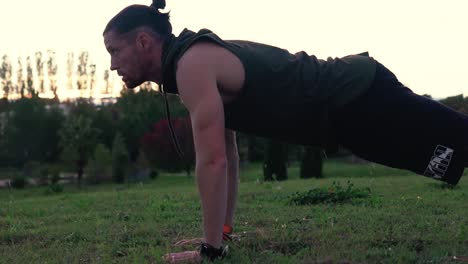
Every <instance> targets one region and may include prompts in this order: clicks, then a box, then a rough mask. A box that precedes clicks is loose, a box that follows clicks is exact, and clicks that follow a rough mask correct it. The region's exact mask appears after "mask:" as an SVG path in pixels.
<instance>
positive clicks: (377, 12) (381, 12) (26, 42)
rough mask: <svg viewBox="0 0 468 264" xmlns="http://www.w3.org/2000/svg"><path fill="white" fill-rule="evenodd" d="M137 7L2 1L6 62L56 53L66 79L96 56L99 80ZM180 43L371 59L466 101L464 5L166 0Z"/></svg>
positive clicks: (420, 86) (64, 0)
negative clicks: (221, 42)
mask: <svg viewBox="0 0 468 264" xmlns="http://www.w3.org/2000/svg"><path fill="white" fill-rule="evenodd" d="M150 2H151V0H149V1H136V0H134V1H130V0H80V1H70V0H40V1H36V0H34V1H33V0H23V1H12V0H0V11H1V15H0V36H1V37H0V56H2V55H3V54H8V55H9V56H10V57H11V58H12V61H13V62H14V64H13V66H14V67H16V57H17V56H22V57H23V58H24V57H26V56H27V55H33V54H34V52H35V51H43V52H45V51H46V50H47V49H52V50H55V51H56V52H57V56H58V60H59V73H58V74H59V75H64V74H65V69H66V66H65V65H64V64H65V61H66V54H67V52H68V51H74V52H79V51H80V50H87V51H89V52H90V57H91V60H92V61H93V62H94V63H96V64H97V73H98V78H100V79H102V72H103V70H104V69H105V68H108V67H109V55H108V54H107V52H106V50H105V48H104V45H103V41H102V30H103V29H104V27H105V25H106V24H107V22H108V21H109V19H111V18H112V17H113V16H114V15H115V14H116V13H117V12H119V11H120V10H121V9H122V8H124V7H126V6H128V5H130V4H145V5H148V4H150ZM166 2H167V8H166V9H168V10H171V15H172V18H171V21H172V24H173V29H174V33H175V34H176V35H177V34H178V33H179V32H180V31H181V30H182V29H183V28H185V27H187V28H189V29H191V30H194V31H196V30H198V29H200V28H208V29H211V30H212V31H214V32H215V33H216V34H218V35H219V36H220V37H221V38H224V39H245V40H252V41H256V42H263V43H267V44H270V45H275V46H279V47H281V48H286V49H288V50H289V51H290V52H293V53H295V52H297V51H301V50H305V51H307V52H308V53H309V54H313V55H316V56H317V57H318V58H321V59H326V58H327V57H329V56H331V57H340V56H345V55H348V54H355V53H360V52H363V51H369V52H370V55H371V56H373V57H374V58H376V59H377V60H378V61H380V62H381V63H383V64H384V65H386V66H387V67H388V68H389V69H390V70H392V71H393V72H394V73H395V74H396V75H397V76H398V78H399V79H400V81H401V82H403V83H404V84H406V85H407V86H409V87H410V88H411V89H412V90H413V91H414V92H416V93H419V94H424V93H426V94H431V95H432V96H434V97H436V98H442V97H447V96H452V95H457V94H461V93H464V94H465V96H468V66H467V64H468V27H467V26H468V15H467V14H468V1H466V0H437V1H436V0H392V1H388V0H387V1H380V0H354V1H349V0H326V1H325V0H320V1H318V0H287V1H285V0H281V1H279V0H235V1H232V0H231V1H227V0H196V1H189V0H166Z"/></svg>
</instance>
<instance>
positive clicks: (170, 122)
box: [160, 84, 184, 160]
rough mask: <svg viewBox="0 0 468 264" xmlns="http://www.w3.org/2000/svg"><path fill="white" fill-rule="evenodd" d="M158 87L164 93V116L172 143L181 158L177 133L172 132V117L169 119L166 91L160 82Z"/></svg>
mask: <svg viewBox="0 0 468 264" xmlns="http://www.w3.org/2000/svg"><path fill="white" fill-rule="evenodd" d="M160 87H161V90H162V91H163V94H164V102H165V104H166V117H167V121H168V122H169V130H170V131H171V138H172V144H173V145H174V147H175V149H176V152H177V155H179V158H180V159H181V160H183V159H184V152H182V149H181V148H180V144H179V140H178V139H177V135H176V134H175V132H174V126H173V125H172V119H171V112H170V111H169V102H168V100H167V93H166V90H164V86H163V85H162V84H161V86H160Z"/></svg>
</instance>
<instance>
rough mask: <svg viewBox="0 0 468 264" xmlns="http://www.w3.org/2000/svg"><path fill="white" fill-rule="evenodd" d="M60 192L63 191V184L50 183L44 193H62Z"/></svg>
mask: <svg viewBox="0 0 468 264" xmlns="http://www.w3.org/2000/svg"><path fill="white" fill-rule="evenodd" d="M62 192H63V185H61V184H51V185H49V187H48V188H47V189H46V194H56V193H62Z"/></svg>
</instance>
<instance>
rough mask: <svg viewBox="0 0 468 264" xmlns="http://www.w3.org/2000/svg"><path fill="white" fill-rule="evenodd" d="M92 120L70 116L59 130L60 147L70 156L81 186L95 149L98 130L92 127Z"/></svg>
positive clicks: (81, 116)
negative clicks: (85, 169)
mask: <svg viewBox="0 0 468 264" xmlns="http://www.w3.org/2000/svg"><path fill="white" fill-rule="evenodd" d="M91 124H92V120H91V119H90V118H87V117H84V116H83V115H70V116H69V118H68V119H67V120H66V121H65V123H64V125H63V126H62V128H61V129H60V132H59V135H60V146H62V149H64V150H65V151H66V153H69V155H71V156H72V157H71V159H72V160H73V161H74V163H75V165H76V168H77V173H78V184H79V185H81V180H82V178H83V173H84V168H85V166H86V164H87V162H88V160H89V158H90V155H91V153H92V152H93V150H94V149H95V146H96V141H97V137H98V134H99V130H98V129H96V128H94V127H92V125H91Z"/></svg>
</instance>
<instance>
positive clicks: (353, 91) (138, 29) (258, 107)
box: [104, 0, 468, 258]
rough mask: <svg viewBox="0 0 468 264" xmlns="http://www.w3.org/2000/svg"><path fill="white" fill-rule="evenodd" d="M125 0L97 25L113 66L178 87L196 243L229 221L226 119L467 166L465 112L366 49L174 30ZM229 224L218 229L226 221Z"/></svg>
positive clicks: (231, 167) (309, 140)
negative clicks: (196, 204) (409, 83)
mask: <svg viewBox="0 0 468 264" xmlns="http://www.w3.org/2000/svg"><path fill="white" fill-rule="evenodd" d="M164 7H165V1H158V0H155V1H154V2H153V4H152V5H151V6H149V7H148V6H143V5H132V6H129V7H127V8H125V9H124V10H122V11H121V12H119V13H118V14H117V15H116V16H115V17H114V18H112V20H111V21H110V22H109V23H108V25H107V27H106V28H105V30H104V42H105V45H106V48H107V50H108V51H109V53H110V55H111V70H115V71H117V72H118V74H119V75H120V76H122V80H123V81H124V82H125V84H126V86H127V87H128V88H130V89H132V88H134V87H137V86H138V85H140V84H142V83H143V82H145V81H153V82H156V83H158V84H159V85H160V86H161V88H162V90H163V91H164V92H168V93H175V94H178V95H179V96H180V98H181V100H182V101H183V103H184V104H185V106H186V107H187V109H188V110H189V112H190V117H191V121H192V127H193V136H194V143H195V150H196V176H197V183H198V189H199V193H200V197H201V202H202V209H203V227H204V239H205V244H203V247H202V248H203V250H202V254H205V255H208V256H209V257H210V258H215V257H217V256H218V255H221V254H222V252H221V251H222V250H221V249H220V247H221V245H222V238H223V236H222V234H223V226H224V227H225V228H227V229H229V227H231V226H232V224H233V215H234V208H235V204H236V194H237V174H238V160H239V158H238V155H237V147H236V138H235V132H234V131H242V132H245V133H250V134H253V135H257V136H262V137H268V138H273V139H277V140H281V141H284V142H291V143H298V144H303V145H317V146H322V147H326V146H329V145H337V144H339V145H342V146H344V147H346V148H347V149H349V150H351V151H352V152H353V153H355V154H356V155H358V156H361V157H363V158H365V159H367V160H370V161H373V162H377V163H380V164H384V165H387V166H391V167H396V168H401V169H407V170H411V171H413V172H416V173H418V174H421V175H425V176H428V177H432V178H434V179H437V180H442V181H445V182H447V183H450V184H456V183H457V182H458V181H459V179H460V177H461V175H462V173H463V170H464V168H465V167H468V116H466V115H463V114H461V113H458V112H456V111H453V110H451V109H449V108H447V107H444V106H443V105H441V104H439V103H437V102H435V101H433V100H430V99H428V98H425V97H422V96H419V95H416V94H414V93H413V92H412V91H411V90H410V89H408V88H407V87H405V86H404V85H402V84H401V83H400V82H399V81H398V79H397V78H396V77H395V76H394V75H393V74H392V73H391V72H390V71H389V70H388V69H386V68H385V67H384V66H383V65H382V64H380V63H379V62H377V61H376V60H375V59H373V58H372V57H369V56H368V54H359V55H350V56H347V57H343V58H335V59H332V58H328V59H327V60H320V59H317V58H316V57H315V56H312V55H308V54H306V53H305V52H299V53H296V54H291V53H289V52H288V51H287V50H284V49H280V48H277V47H273V46H270V45H265V44H261V43H255V42H251V41H239V40H237V41H232V40H231V41H229V40H223V39H221V38H220V37H218V36H217V35H216V34H214V33H212V32H211V31H209V30H206V29H203V30H201V31H199V32H197V33H195V32H192V31H190V30H187V29H185V30H183V31H182V32H181V33H180V35H179V36H177V37H176V36H174V35H173V34H172V27H171V24H170V22H169V15H168V14H167V13H162V12H160V11H159V10H158V9H162V8H164ZM227 232H229V230H227V231H226V232H225V233H227Z"/></svg>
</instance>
